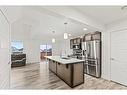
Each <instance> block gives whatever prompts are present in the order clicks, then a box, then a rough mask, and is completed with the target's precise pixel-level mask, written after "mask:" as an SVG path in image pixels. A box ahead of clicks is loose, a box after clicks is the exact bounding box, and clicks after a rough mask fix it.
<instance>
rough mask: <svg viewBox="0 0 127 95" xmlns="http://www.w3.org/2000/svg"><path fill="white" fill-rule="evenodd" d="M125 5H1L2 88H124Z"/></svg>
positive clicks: (126, 78) (126, 85)
mask: <svg viewBox="0 0 127 95" xmlns="http://www.w3.org/2000/svg"><path fill="white" fill-rule="evenodd" d="M126 27H127V6H85V5H84V6H0V58H1V59H0V89H11V90H52V89H53V90H79V89H81V90H127V60H126V59H127V28H126Z"/></svg>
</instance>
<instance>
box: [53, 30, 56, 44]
mask: <svg viewBox="0 0 127 95" xmlns="http://www.w3.org/2000/svg"><path fill="white" fill-rule="evenodd" d="M52 33H53V34H55V31H52ZM55 42H56V40H55V38H52V43H55Z"/></svg>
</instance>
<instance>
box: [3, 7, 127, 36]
mask: <svg viewBox="0 0 127 95" xmlns="http://www.w3.org/2000/svg"><path fill="white" fill-rule="evenodd" d="M52 7H53V8H52ZM52 7H47V6H43V7H42V6H20V7H19V6H13V7H12V6H5V7H1V9H2V10H3V11H4V13H5V14H6V16H7V18H8V20H9V21H10V23H11V25H12V35H13V34H17V35H18V34H19V33H20V34H22V36H24V37H25V38H27V37H28V35H29V36H30V38H34V39H51V38H52V37H55V38H57V39H63V33H64V32H66V31H65V25H64V23H65V22H67V23H68V24H67V32H68V33H70V34H71V35H72V37H74V36H77V35H82V34H85V33H88V32H93V31H98V29H97V28H95V27H91V25H88V24H86V23H82V22H80V21H81V20H80V19H73V18H74V17H73V16H70V14H69V13H71V11H72V10H68V9H69V8H70V9H73V10H75V12H77V13H81V14H82V15H84V16H85V17H86V16H87V17H89V18H91V19H92V20H95V21H96V22H95V24H96V23H100V25H103V26H104V25H107V24H110V23H112V22H114V21H119V20H121V19H126V17H127V10H121V6H72V7H69V6H67V7H66V6H64V7H59V6H57V7H55V6H52ZM67 8H68V9H67ZM49 9H52V10H53V11H52V10H49ZM57 9H59V12H57V11H56V10H57ZM64 9H66V10H67V12H66V14H67V16H65V15H62V14H64V13H62V12H65V11H66V10H64ZM60 10H61V13H60ZM69 11H70V12H69ZM82 15H81V16H82ZM86 20H87V18H86ZM87 22H88V21H87ZM84 27H86V28H88V30H87V31H83V28H84ZM52 31H55V33H54V34H53V33H52ZM20 36H21V35H20Z"/></svg>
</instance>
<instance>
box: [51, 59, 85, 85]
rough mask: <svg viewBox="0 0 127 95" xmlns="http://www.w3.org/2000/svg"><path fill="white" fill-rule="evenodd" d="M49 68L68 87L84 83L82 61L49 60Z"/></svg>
mask: <svg viewBox="0 0 127 95" xmlns="http://www.w3.org/2000/svg"><path fill="white" fill-rule="evenodd" d="M49 69H50V70H51V71H52V72H54V73H55V74H56V75H57V76H58V77H59V78H61V79H62V80H63V81H64V82H65V83H67V84H68V85H69V86H70V87H75V86H77V85H80V84H82V83H84V63H83V62H82V63H72V64H62V63H58V62H56V61H53V60H49Z"/></svg>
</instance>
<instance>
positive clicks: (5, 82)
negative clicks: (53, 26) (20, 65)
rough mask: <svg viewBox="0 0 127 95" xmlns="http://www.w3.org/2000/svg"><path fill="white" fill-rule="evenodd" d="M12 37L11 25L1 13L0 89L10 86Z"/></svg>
mask: <svg viewBox="0 0 127 95" xmlns="http://www.w3.org/2000/svg"><path fill="white" fill-rule="evenodd" d="M9 47H10V37H9V23H8V22H7V20H6V18H5V16H4V15H3V14H2V12H1V11H0V89H6V88H9V84H10V69H11V68H10V64H9V62H10V50H9V49H10V48H9Z"/></svg>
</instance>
